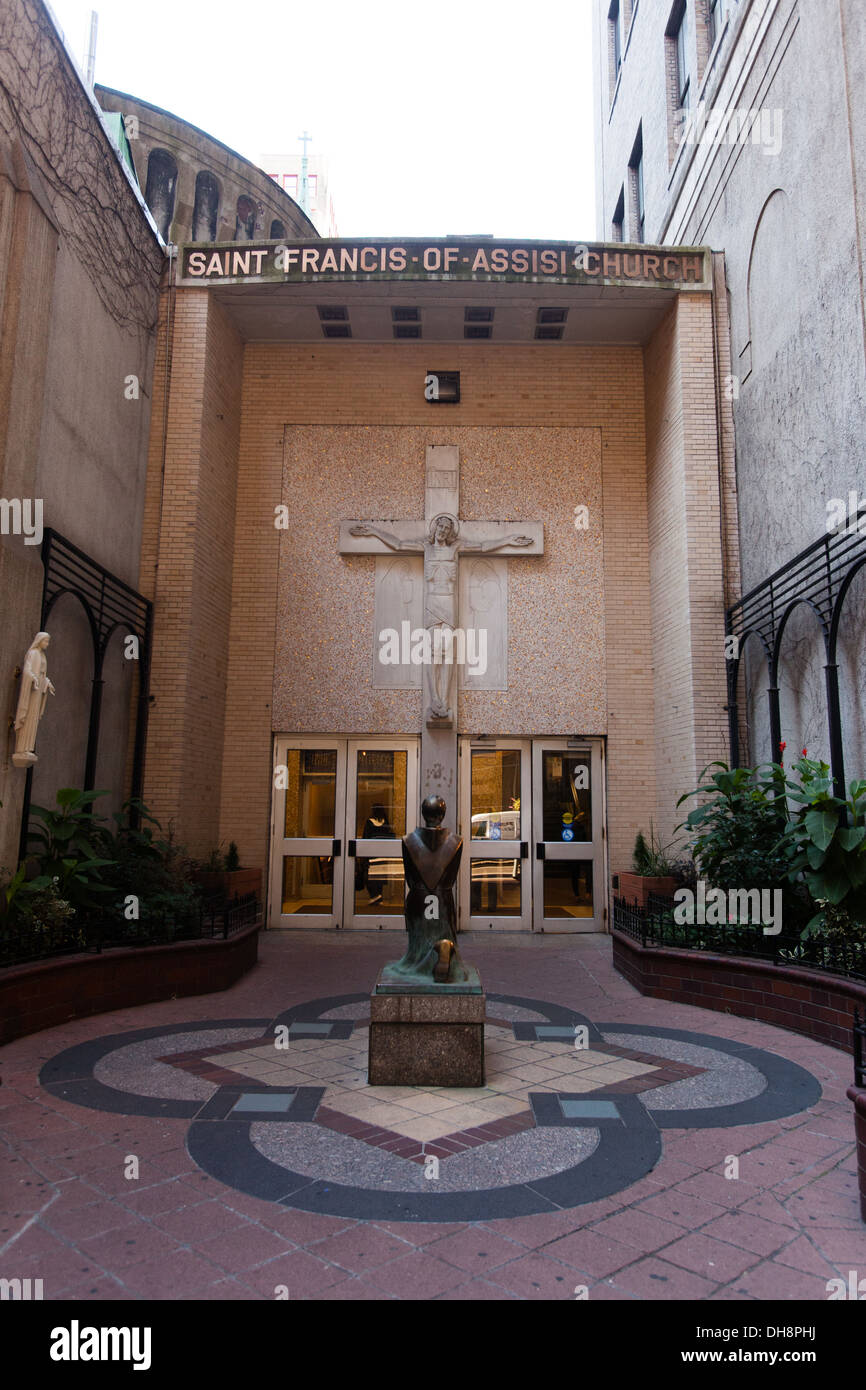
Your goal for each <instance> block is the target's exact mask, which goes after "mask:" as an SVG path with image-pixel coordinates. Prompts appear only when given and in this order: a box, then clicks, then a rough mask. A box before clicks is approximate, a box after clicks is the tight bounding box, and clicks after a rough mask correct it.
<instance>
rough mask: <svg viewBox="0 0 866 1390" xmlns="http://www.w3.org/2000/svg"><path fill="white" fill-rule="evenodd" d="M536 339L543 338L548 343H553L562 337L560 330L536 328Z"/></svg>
mask: <svg viewBox="0 0 866 1390" xmlns="http://www.w3.org/2000/svg"><path fill="white" fill-rule="evenodd" d="M535 336H536V338H544V339H546V340H548V341H549V342H555V341H557V340H558V339H560V338H561V337H562V329H561V328H550V327H542V326H540V325H539V326H538V327H537V328H536V330H535Z"/></svg>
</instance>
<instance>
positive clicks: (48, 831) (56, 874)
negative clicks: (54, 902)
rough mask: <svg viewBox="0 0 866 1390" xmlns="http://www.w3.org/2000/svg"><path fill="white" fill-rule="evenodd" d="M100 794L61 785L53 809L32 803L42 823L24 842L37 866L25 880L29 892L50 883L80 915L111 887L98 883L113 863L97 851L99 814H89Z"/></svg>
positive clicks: (34, 813)
mask: <svg viewBox="0 0 866 1390" xmlns="http://www.w3.org/2000/svg"><path fill="white" fill-rule="evenodd" d="M105 795H106V793H105V792H101V791H87V792H82V791H77V790H76V788H74V787H61V789H60V790H59V791H58V793H57V807H56V808H54V807H51V808H49V807H46V806H32V807H31V811H32V814H33V815H34V816H35V817H36V818H37V820H39V821H40V822H41V824H40V825H38V826H37V828H36V829H35V830H31V831H30V832H29V835H28V841H29V843H30V844H32V845H33V846H34V849H33V851H32V858H34V859H35V860H36V863H37V866H38V874H37V876H36V877H35V878H33V879H32V880H30V883H29V888H28V890H27V891H28V892H34V891H37V890H38V889H41V888H46V887H48V885H49V884H52V883H53V884H55V885H56V887H57V892H58V895H59V896H60V898H62V899H63V900H64V901H65V902H68V903H70V904H71V905H72V907H73V908H74V909H75V910H76V911H81V912H84V913H87V912H91V911H93V910H94V909H95V908H97V907H98V906H99V905H100V903H101V902H102V901H104V895H105V894H106V893H108V892H110V889H109V887H108V885H107V884H105V883H104V882H103V880H102V872H101V871H102V870H103V869H105V868H107V867H108V866H109V865H111V864H112V862H113V861H112V859H111V858H108V857H106V856H105V855H104V854H101V853H100V845H101V843H104V841H103V840H102V833H103V832H102V817H100V816H95V815H94V813H93V810H92V804H93V802H94V801H95V800H96V798H97V797H99V796H105ZM28 857H31V855H28ZM19 872H20V870H19ZM16 877H17V875H16ZM20 887H21V885H19V891H20Z"/></svg>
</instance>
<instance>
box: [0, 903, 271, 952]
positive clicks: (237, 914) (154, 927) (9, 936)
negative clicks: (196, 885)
mask: <svg viewBox="0 0 866 1390" xmlns="http://www.w3.org/2000/svg"><path fill="white" fill-rule="evenodd" d="M260 910H261V909H260V906H259V902H258V898H257V896H256V894H255V893H246V894H244V895H243V897H237V896H235V897H234V898H231V899H225V898H223V897H222V896H219V895H218V896H216V897H211V898H200V899H198V900H197V901H196V903H195V904H194V906H193V907H192V908H191V909H190V910H189V911H188V912H186V913H183V914H180V915H179V914H177V913H173V912H168V911H165V912H156V913H148V914H147V915H146V916H145V917H143V918H142V919H141V920H139V921H124V919H123V917H122V916H121V915H119V914H118V913H117V912H112V913H104V914H92V915H91V916H89V917H88V918H87V920H85V921H76V920H75V919H71V920H69V921H67V922H63V923H61V924H59V925H57V926H52V927H46V928H44V929H39V928H34V927H33V926H28V927H23V926H18V927H16V928H13V929H12V930H8V929H4V930H3V932H2V933H0V968H2V967H4V966H6V967H8V966H12V965H26V964H29V963H31V962H35V961H40V960H50V959H52V958H54V957H56V956H66V955H100V954H101V953H102V952H103V951H108V950H112V949H117V948H122V947H130V946H133V947H139V946H165V945H170V944H171V943H173V942H180V941H199V940H207V939H215V938H220V937H221V938H223V939H224V940H226V939H228V938H229V937H231V936H235V935H236V934H237V933H238V932H240V931H243V930H244V928H245V927H249V926H253V925H254V924H255V923H256V922H257V921H258V920H259V914H260Z"/></svg>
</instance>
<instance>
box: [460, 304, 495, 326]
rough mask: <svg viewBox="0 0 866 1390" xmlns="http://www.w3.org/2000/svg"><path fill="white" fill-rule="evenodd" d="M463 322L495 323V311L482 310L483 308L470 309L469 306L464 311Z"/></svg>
mask: <svg viewBox="0 0 866 1390" xmlns="http://www.w3.org/2000/svg"><path fill="white" fill-rule="evenodd" d="M463 322H464V323H492V322H493V310H492V309H481V308H476V307H472V308H470V307H469V306H468V305H467V306H466V308H465V309H464V310H463Z"/></svg>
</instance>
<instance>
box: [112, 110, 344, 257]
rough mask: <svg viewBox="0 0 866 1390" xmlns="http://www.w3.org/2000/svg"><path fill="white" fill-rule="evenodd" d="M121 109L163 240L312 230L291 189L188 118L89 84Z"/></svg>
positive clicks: (293, 235)
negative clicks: (284, 189) (275, 185)
mask: <svg viewBox="0 0 866 1390" xmlns="http://www.w3.org/2000/svg"><path fill="white" fill-rule="evenodd" d="M93 90H94V94H95V96H96V99H97V101H98V102H99V103H100V105H101V106H102V107H103V109H104V110H105V111H109V112H119V113H121V115H122V116H123V118H124V129H125V132H126V135H127V137H128V138H129V146H130V149H131V151H132V158H133V161H134V163H135V171H136V174H137V175H138V181H139V183H140V184H141V188H142V191H143V193H144V196H145V199H146V201H147V205H148V207H149V208H150V210H151V212H152V213H153V217H154V220H155V222H156V225H157V227H158V228H159V232H160V235H161V236H162V238H163V240H164V241H172V242H174V244H175V245H176V246H181V245H183V244H184V243H185V242H188V241H208V242H214V241H254V240H258V241H260V240H262V239H263V238H264V239H266V240H268V239H272V238H280V239H283V238H288V239H290V240H301V239H304V238H306V237H315V236H316V235H317V229H316V227H315V226H314V224H313V221H312V220H311V219H310V218H309V217H307V216H306V214H305V213H304V212H303V210H302V209H301V208H300V207H299V205H298V203H297V202H296V201H295V200H294V198H292V197H291V196H289V193H288V190H286V191H285V192H284V191H283V190H282V188H275V187H274V183H273V180H272V179H270V178H268V177H267V175H266V174H264V173H263V172H262V170H261V169H259V168H257V167H256V165H255V164H253V163H252V162H251V161H250V160H249V159H245V158H244V157H243V155H240V154H237V153H236V151H234V150H230V149H229V147H228V146H227V145H224V144H222V142H221V141H219V140H215V139H214V137H213V136H212V135H208V134H207V133H206V132H205V131H203V130H199V128H198V126H194V125H191V124H190V122H189V121H184V120H181V118H180V117H179V116H173V115H172V114H171V112H170V111H163V110H162V108H161V107H159V106H151V104H150V102H147V101H140V100H139V99H138V98H137V97H132V96H129V95H127V93H125V92H117V91H114V90H113V89H112V88H110V87H100V86H96V87H94V89H93Z"/></svg>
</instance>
